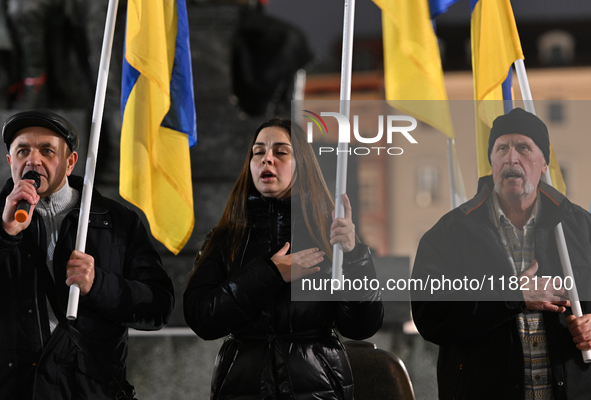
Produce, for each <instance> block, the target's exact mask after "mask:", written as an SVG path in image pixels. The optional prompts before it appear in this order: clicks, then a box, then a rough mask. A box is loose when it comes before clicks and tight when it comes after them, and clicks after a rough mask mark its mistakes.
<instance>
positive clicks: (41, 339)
mask: <svg viewBox="0 0 591 400" xmlns="http://www.w3.org/2000/svg"><path fill="white" fill-rule="evenodd" d="M36 224H37V243H38V244H39V243H40V241H41V231H40V226H39V218H37V220H36ZM33 274H34V275H33V276H34V281H33V286H34V289H33V291H34V292H35V312H36V313H37V327H38V328H39V340H40V341H41V351H43V350H44V348H45V347H44V346H45V344H44V343H43V330H42V329H41V314H40V313H39V297H38V293H37V287H38V282H37V270H34V271H33Z"/></svg>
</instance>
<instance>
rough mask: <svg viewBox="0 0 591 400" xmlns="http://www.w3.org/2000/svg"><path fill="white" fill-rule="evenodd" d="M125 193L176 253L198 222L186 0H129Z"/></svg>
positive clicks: (123, 132)
mask: <svg viewBox="0 0 591 400" xmlns="http://www.w3.org/2000/svg"><path fill="white" fill-rule="evenodd" d="M121 115H122V119H123V122H122V128H121V171H120V187H119V190H120V193H121V196H122V197H123V198H124V199H125V200H127V201H129V202H130V203H132V204H134V205H136V206H137V207H139V208H140V209H141V210H142V211H143V212H144V213H145V214H146V217H147V218H148V222H149V223H150V229H151V231H152V234H153V235H154V237H155V238H156V239H157V240H159V241H160V242H162V243H163V244H164V245H165V246H166V247H167V248H168V249H169V250H170V251H172V252H173V253H174V254H178V253H179V251H180V250H181V249H182V248H183V246H184V245H185V243H186V242H187V240H188V239H189V237H190V235H191V232H192V231H193V226H194V211H193V185H192V179H191V159H190V155H189V148H190V147H192V146H194V145H195V143H196V142H197V123H196V115H195V101H194V96H193V76H192V70H191V54H190V47H189V26H188V19H187V8H186V3H185V0H176V1H173V0H170V1H149V0H129V1H128V5H127V26H126V37H125V50H124V60H123V77H122V93H121Z"/></svg>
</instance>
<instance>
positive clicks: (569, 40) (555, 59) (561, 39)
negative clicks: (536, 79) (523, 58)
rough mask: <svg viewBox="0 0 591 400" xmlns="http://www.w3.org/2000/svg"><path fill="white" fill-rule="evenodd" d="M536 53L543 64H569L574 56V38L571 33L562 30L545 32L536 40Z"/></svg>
mask: <svg viewBox="0 0 591 400" xmlns="http://www.w3.org/2000/svg"><path fill="white" fill-rule="evenodd" d="M538 53H539V56H540V61H541V63H542V64H543V65H546V66H550V67H552V66H553V67H559V66H563V65H571V64H573V61H574V58H575V39H574V37H573V35H571V34H570V33H568V32H564V31H559V30H554V31H550V32H546V33H544V34H543V35H542V36H540V39H539V40H538Z"/></svg>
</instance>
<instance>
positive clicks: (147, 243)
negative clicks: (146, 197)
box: [80, 202, 174, 330]
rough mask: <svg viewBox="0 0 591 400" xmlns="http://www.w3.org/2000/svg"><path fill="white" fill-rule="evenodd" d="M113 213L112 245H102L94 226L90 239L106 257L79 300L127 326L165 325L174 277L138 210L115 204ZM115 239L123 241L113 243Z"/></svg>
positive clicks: (147, 328)
mask: <svg viewBox="0 0 591 400" xmlns="http://www.w3.org/2000/svg"><path fill="white" fill-rule="evenodd" d="M110 212H111V213H112V215H113V221H112V222H113V223H115V224H116V225H117V228H115V229H114V235H117V237H116V238H115V239H113V238H111V239H109V240H110V242H109V244H111V247H110V248H101V247H103V246H102V244H103V243H104V242H103V240H104V236H103V235H101V234H100V233H95V232H94V231H92V230H91V229H90V228H89V234H88V235H89V243H90V242H91V240H95V241H93V246H96V247H98V250H96V251H98V253H99V254H100V255H101V257H105V258H106V260H107V261H105V265H104V266H103V267H102V268H96V267H95V278H94V283H93V286H92V288H91V290H90V292H89V293H88V294H87V295H86V296H84V297H81V300H80V304H81V305H82V304H83V305H84V307H86V308H89V309H91V310H93V311H94V312H96V313H98V314H100V315H102V316H103V317H105V318H108V319H109V320H111V321H114V322H115V323H117V324H119V325H122V326H125V327H128V328H134V329H138V330H157V329H161V328H162V327H164V326H165V325H166V324H167V323H168V319H169V318H170V315H171V313H172V309H173V307H174V289H173V285H172V281H171V280H170V277H169V276H168V274H167V273H166V271H165V270H164V269H163V267H162V262H161V259H160V256H159V254H158V252H157V251H156V248H155V247H154V245H153V244H152V242H151V240H150V237H149V236H148V232H147V231H146V228H145V227H144V225H143V223H142V222H141V220H140V219H139V217H138V216H137V214H136V213H135V212H133V211H131V210H129V209H127V208H125V207H123V206H121V205H117V204H114V202H113V204H112V205H111V210H110ZM97 232H98V230H97ZM95 235H96V236H95ZM114 240H117V241H118V244H119V245H117V246H113V245H112V243H113V241H114ZM104 247H106V246H104ZM87 250H88V245H87ZM91 250H92V249H91ZM109 261H110V262H109ZM115 265H117V266H115Z"/></svg>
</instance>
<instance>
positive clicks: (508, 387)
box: [412, 176, 591, 400]
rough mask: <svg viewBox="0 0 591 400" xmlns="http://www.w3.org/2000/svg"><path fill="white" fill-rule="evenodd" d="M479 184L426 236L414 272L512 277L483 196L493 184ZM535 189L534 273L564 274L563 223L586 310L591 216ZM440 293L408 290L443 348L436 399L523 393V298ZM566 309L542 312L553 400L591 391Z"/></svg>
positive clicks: (590, 370) (589, 368)
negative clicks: (538, 204)
mask: <svg viewBox="0 0 591 400" xmlns="http://www.w3.org/2000/svg"><path fill="white" fill-rule="evenodd" d="M479 186H481V187H482V190H481V191H480V192H479V193H478V194H477V195H476V197H474V198H473V199H472V200H470V201H468V202H467V203H465V204H463V205H461V206H460V207H458V208H456V209H454V210H452V211H451V212H449V213H448V214H446V215H445V216H443V217H442V218H441V219H440V220H439V222H438V223H437V224H436V225H435V226H434V227H433V228H432V229H431V230H429V231H428V232H427V233H426V234H425V235H424V236H423V238H422V239H421V242H420V244H419V248H418V251H417V255H416V260H415V263H414V268H413V278H416V279H422V280H425V279H426V276H427V275H429V274H430V275H431V277H432V278H433V277H435V276H439V277H440V276H441V275H443V274H445V276H446V277H449V278H452V277H455V276H456V275H457V277H460V275H461V276H468V277H474V278H476V277H480V278H482V277H483V276H487V277H490V276H494V281H495V282H498V279H499V277H501V276H504V277H505V278H506V277H510V276H512V275H513V273H512V269H511V266H510V264H509V261H508V260H507V256H506V253H505V250H504V248H503V245H502V244H501V241H500V238H499V235H498V233H497V229H496V227H495V226H494V224H493V222H492V221H491V220H490V217H489V212H488V206H487V203H486V201H485V200H486V198H487V197H488V195H489V194H490V192H491V190H492V188H493V183H492V178H491V177H490V176H488V177H484V178H482V179H481V182H480V185H479ZM538 190H539V193H540V199H541V201H542V215H541V217H540V218H539V220H538V221H537V222H536V226H535V259H536V260H537V262H538V267H539V269H538V272H537V275H538V276H544V275H551V276H562V270H561V264H560V260H559V257H558V250H557V246H556V240H555V237H554V227H555V226H556V225H557V224H558V222H562V226H563V229H564V234H565V237H566V243H567V246H568V251H569V255H570V259H571V264H572V267H573V270H574V274H575V281H576V283H577V288H578V291H579V295H580V298H581V299H582V300H587V301H582V302H581V305H582V307H583V312H584V313H589V312H591V302H590V301H588V300H590V299H591V297H590V295H589V291H590V290H589V289H591V215H589V213H588V212H587V211H585V210H583V209H582V208H581V207H578V206H576V205H573V204H572V203H571V202H570V201H568V199H566V198H565V197H564V196H563V195H562V194H560V193H559V192H558V191H556V190H555V189H553V188H552V187H550V186H548V185H546V184H545V183H543V182H540V185H539V187H538ZM487 283H488V281H487ZM498 289H499V288H498V287H497V288H496V289H495V290H498ZM505 290H507V287H506V286H505ZM518 293H520V292H518ZM497 294H499V299H501V298H502V297H503V296H501V293H500V292H498V293H497ZM445 296H446V295H441V296H439V297H435V298H433V301H417V300H416V296H413V301H412V311H413V318H414V321H415V324H416V326H417V328H418V330H419V332H420V333H421V335H422V336H423V337H424V338H425V339H426V340H429V341H431V342H433V343H436V344H438V345H439V346H440V347H439V360H438V364H437V380H438V386H439V398H440V399H456V400H461V399H479V400H481V399H484V400H486V399H491V400H493V399H494V400H498V399H515V400H519V399H523V398H524V360H523V351H522V345H521V340H520V338H519V336H518V332H517V324H516V316H517V315H518V314H519V313H521V312H523V311H524V310H525V302H524V301H523V296H521V295H520V300H513V299H507V298H505V300H499V301H478V300H474V301H454V302H449V301H444V300H445ZM570 314H571V310H570V309H567V311H566V313H563V314H557V313H551V312H544V313H543V317H544V324H545V327H546V335H547V343H548V347H549V356H550V365H551V369H552V371H551V375H550V379H551V382H552V388H553V393H554V399H555V400H565V399H569V400H573V399H589V398H590V397H591V365H590V364H585V363H584V362H583V359H582V356H581V352H580V351H579V350H577V349H576V347H575V345H574V343H573V338H572V336H571V335H570V333H569V331H568V329H567V328H566V317H567V316H568V315H570Z"/></svg>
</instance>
